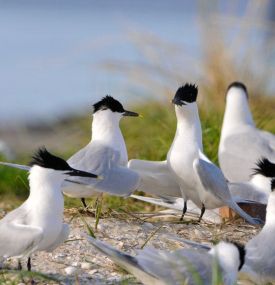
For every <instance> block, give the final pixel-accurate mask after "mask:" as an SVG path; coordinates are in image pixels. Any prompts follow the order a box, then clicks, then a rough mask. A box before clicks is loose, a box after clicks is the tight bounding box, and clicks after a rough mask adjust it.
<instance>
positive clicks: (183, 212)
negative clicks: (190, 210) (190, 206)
mask: <svg viewBox="0 0 275 285" xmlns="http://www.w3.org/2000/svg"><path fill="white" fill-rule="evenodd" d="M186 211H187V201H185V200H184V206H183V209H182V215H181V217H180V221H183V217H184V215H185V213H186Z"/></svg>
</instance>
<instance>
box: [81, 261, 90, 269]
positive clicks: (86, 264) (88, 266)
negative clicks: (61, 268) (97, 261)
mask: <svg viewBox="0 0 275 285" xmlns="http://www.w3.org/2000/svg"><path fill="white" fill-rule="evenodd" d="M80 267H81V268H82V269H85V270H88V269H91V268H92V264H91V263H89V262H82V263H81V264H80Z"/></svg>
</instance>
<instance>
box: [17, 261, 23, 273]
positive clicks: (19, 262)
mask: <svg viewBox="0 0 275 285" xmlns="http://www.w3.org/2000/svg"><path fill="white" fill-rule="evenodd" d="M17 270H20V271H21V270H22V263H21V260H20V259H18V265H17Z"/></svg>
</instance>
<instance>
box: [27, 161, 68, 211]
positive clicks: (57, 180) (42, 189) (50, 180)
mask: <svg viewBox="0 0 275 285" xmlns="http://www.w3.org/2000/svg"><path fill="white" fill-rule="evenodd" d="M63 180H64V177H62V176H60V174H57V173H54V170H50V169H45V168H42V167H40V166H33V167H32V168H31V171H30V175H29V184H30V195H29V198H28V201H29V202H30V203H31V204H32V205H33V207H34V208H35V207H36V206H37V207H38V208H39V209H40V211H43V209H45V211H46V212H49V213H52V212H53V211H57V212H56V214H60V213H61V214H62V215H63V209H64V199H63V195H62V192H61V184H62V182H63ZM49 208H50V209H51V210H50V211H49Z"/></svg>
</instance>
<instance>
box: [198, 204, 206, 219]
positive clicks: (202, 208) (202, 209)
mask: <svg viewBox="0 0 275 285" xmlns="http://www.w3.org/2000/svg"><path fill="white" fill-rule="evenodd" d="M204 212H205V206H204V204H202V207H201V215H200V217H199V220H198V222H199V223H200V221H201V219H202V216H203V214H204Z"/></svg>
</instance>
